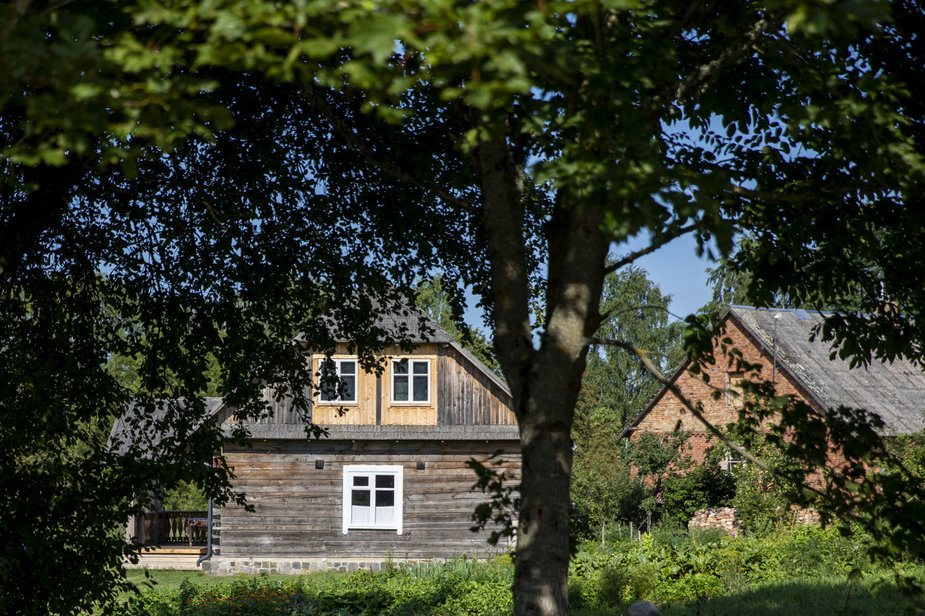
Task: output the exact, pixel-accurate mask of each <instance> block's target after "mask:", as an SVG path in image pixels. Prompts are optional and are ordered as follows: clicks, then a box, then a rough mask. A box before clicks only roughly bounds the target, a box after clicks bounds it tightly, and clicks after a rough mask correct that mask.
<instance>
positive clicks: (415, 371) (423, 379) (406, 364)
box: [392, 359, 430, 404]
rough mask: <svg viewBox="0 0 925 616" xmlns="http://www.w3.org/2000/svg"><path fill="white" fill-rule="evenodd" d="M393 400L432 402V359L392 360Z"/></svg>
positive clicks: (400, 401)
mask: <svg viewBox="0 0 925 616" xmlns="http://www.w3.org/2000/svg"><path fill="white" fill-rule="evenodd" d="M392 402H399V403H402V402H410V403H420V404H429V403H430V360H429V359H393V360H392Z"/></svg>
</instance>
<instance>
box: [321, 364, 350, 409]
mask: <svg viewBox="0 0 925 616" xmlns="http://www.w3.org/2000/svg"><path fill="white" fill-rule="evenodd" d="M325 362H333V363H334V370H335V372H336V373H337V378H338V379H340V381H341V382H343V376H342V375H343V370H342V369H341V365H342V364H345V363H352V364H353V374H348V375H347V376H352V377H353V399H352V400H345V399H343V398H341V397H340V391H337V392H336V394H337V396H336V398H334V399H330V400H325V399H324V396H325V392H324V387H322V386H321V382H320V379H321V368H322V365H323V364H324V363H325ZM359 365H360V364H359V362H358V361H357V358H355V357H330V358H328V357H322V358H321V359H320V360H319V362H318V378H319V383H318V403H319V404H358V400H359V392H360V370H359ZM340 389H341V388H340V387H338V390H340Z"/></svg>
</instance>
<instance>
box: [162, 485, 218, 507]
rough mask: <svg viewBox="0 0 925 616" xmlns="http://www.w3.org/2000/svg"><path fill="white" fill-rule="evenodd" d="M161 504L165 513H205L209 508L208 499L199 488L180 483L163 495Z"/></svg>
mask: <svg viewBox="0 0 925 616" xmlns="http://www.w3.org/2000/svg"><path fill="white" fill-rule="evenodd" d="M162 504H163V506H164V509H166V510H167V511H205V510H206V508H207V507H208V506H209V497H208V495H206V493H205V492H203V490H202V488H201V487H200V486H197V485H196V484H194V483H192V482H189V481H181V482H180V483H179V484H177V486H176V487H175V488H173V489H172V490H168V491H166V492H165V493H164V497H163V500H162Z"/></svg>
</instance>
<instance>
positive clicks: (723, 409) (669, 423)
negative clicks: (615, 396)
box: [634, 318, 810, 461]
mask: <svg viewBox="0 0 925 616" xmlns="http://www.w3.org/2000/svg"><path fill="white" fill-rule="evenodd" d="M725 328H726V331H725V333H724V334H721V335H719V336H716V337H714V346H713V352H714V357H715V358H716V362H715V363H714V364H713V365H712V366H708V367H707V368H706V370H705V371H704V372H705V374H706V375H707V376H708V377H709V379H705V378H704V375H703V374H701V375H696V376H693V375H691V374H689V373H688V372H687V371H686V370H685V371H684V372H682V373H681V375H680V376H678V378H677V380H676V381H675V384H676V385H677V387H678V389H679V390H680V391H681V393H682V394H684V395H685V396H686V397H687V398H688V399H689V400H691V401H692V402H694V403H697V402H699V403H700V404H701V405H702V409H703V411H702V412H703V415H704V417H705V418H706V419H707V420H708V421H709V422H710V423H712V424H713V425H714V426H716V427H718V428H723V427H724V426H726V425H727V424H729V423H733V422H735V421H736V420H737V419H738V414H739V411H740V410H741V408H742V401H741V398H740V397H739V396H736V395H735V389H734V387H733V390H732V392H733V393H731V394H729V395H727V384H729V383H732V384H733V386H734V383H735V380H736V379H737V378H739V377H740V376H741V372H740V370H739V368H738V367H737V366H736V362H735V361H733V360H732V354H731V353H730V351H731V350H732V349H733V348H735V349H738V350H739V351H741V353H742V359H743V360H744V361H746V362H748V363H754V364H758V365H760V366H761V369H760V370H759V372H758V374H757V376H756V375H754V374H752V373H749V374H747V375H746V376H747V378H749V380H754V381H760V380H770V379H771V378H772V372H773V357H772V356H771V354H770V353H766V352H765V351H764V350H763V349H762V348H761V346H760V345H759V343H758V342H757V341H756V340H755V339H754V338H752V336H750V335H749V334H748V333H747V332H746V331H745V330H744V329H743V328H742V327H740V326H739V325H738V323H736V322H735V320H733V319H730V318H727V319H726V323H725ZM724 338H729V339H730V340H731V344H728V345H726V346H727V349H726V350H725V351H724V350H723V348H722V344H721V342H720V341H721V340H722V339H724ZM775 385H776V391H777V394H778V395H786V394H792V395H795V396H797V397H798V398H800V399H802V400H804V401H808V400H809V399H810V398H809V397H808V396H807V395H806V394H805V393H804V392H803V390H802V388H801V387H799V385H798V384H797V383H796V382H795V381H794V380H793V379H792V378H791V376H790V375H789V374H787V372H786V371H785V370H782V369H781V367H780V365H778V367H777V374H776V378H775ZM714 393H716V394H717V395H716V396H715V397H714ZM675 430H685V431H688V432H690V433H691V437H690V440H689V441H688V444H689V445H690V447H691V449H690V452H689V453H690V454H691V455H692V456H693V457H694V459H695V460H698V461H700V460H703V457H704V452H705V451H706V449H708V448H709V447H710V446H711V445H713V444H714V443H715V442H716V439H714V438H712V437H711V435H710V434H709V433H708V432H706V430H705V428H704V426H703V424H702V423H700V421H699V420H698V419H697V418H696V417H694V416H693V415H692V414H691V413H690V411H688V410H687V408H685V407H684V405H683V404H682V403H681V401H680V399H678V398H677V397H676V396H675V395H674V393H672V392H669V391H665V392H664V393H663V394H662V395H661V397H660V398H659V399H658V400H657V401H656V402H655V404H654V406H653V407H652V409H651V410H650V411H649V413H648V414H647V415H646V416H645V417H643V419H642V420H641V421H640V422H639V424H638V426H637V428H636V431H635V432H634V436H636V435H638V434H640V433H644V432H655V433H664V432H672V431H675Z"/></svg>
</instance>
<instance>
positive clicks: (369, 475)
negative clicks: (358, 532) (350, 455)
mask: <svg viewBox="0 0 925 616" xmlns="http://www.w3.org/2000/svg"><path fill="white" fill-rule="evenodd" d="M402 470H403V468H402V466H400V465H383V466H371V465H344V534H345V535H346V534H347V531H349V530H351V529H385V530H394V531H396V532H397V533H398V534H399V535H400V534H401V532H402V485H403V484H402Z"/></svg>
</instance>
